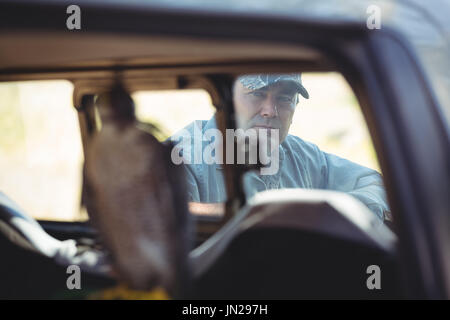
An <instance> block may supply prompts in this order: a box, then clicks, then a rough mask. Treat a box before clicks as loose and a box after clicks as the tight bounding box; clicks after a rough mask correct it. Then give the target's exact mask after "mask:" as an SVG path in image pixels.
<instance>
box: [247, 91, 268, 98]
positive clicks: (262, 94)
mask: <svg viewBox="0 0 450 320" xmlns="http://www.w3.org/2000/svg"><path fill="white" fill-rule="evenodd" d="M250 94H251V95H252V96H254V97H264V96H265V94H264V92H259V91H252V92H251V93H250Z"/></svg>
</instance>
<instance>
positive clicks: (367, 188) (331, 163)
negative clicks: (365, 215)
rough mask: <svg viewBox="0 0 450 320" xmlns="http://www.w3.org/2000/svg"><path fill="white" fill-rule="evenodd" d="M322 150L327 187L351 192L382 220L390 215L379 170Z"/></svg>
mask: <svg viewBox="0 0 450 320" xmlns="http://www.w3.org/2000/svg"><path fill="white" fill-rule="evenodd" d="M320 152H321V153H322V154H323V157H324V158H325V162H326V168H327V170H326V178H325V179H326V187H327V189H331V190H337V191H343V192H347V193H349V194H351V195H352V196H354V197H356V198H357V199H359V200H360V201H362V202H363V203H364V204H365V205H366V206H367V207H369V209H371V210H372V211H373V212H374V213H375V214H377V216H378V217H379V218H380V219H382V220H385V219H386V218H388V217H389V216H390V215H389V214H388V212H389V206H388V204H387V199H386V192H385V189H384V186H383V179H382V177H381V175H380V174H379V173H378V172H377V171H375V170H372V169H369V168H367V167H364V166H361V165H359V164H356V163H354V162H352V161H349V160H346V159H343V158H340V157H338V156H335V155H333V154H329V153H326V152H322V151H320Z"/></svg>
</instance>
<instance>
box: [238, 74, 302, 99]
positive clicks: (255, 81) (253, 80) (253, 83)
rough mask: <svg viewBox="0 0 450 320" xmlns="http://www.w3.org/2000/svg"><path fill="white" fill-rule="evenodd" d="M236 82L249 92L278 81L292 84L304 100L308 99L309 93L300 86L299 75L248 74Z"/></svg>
mask: <svg viewBox="0 0 450 320" xmlns="http://www.w3.org/2000/svg"><path fill="white" fill-rule="evenodd" d="M238 80H239V81H240V82H241V83H242V85H243V86H244V87H246V88H248V89H251V90H258V89H261V88H264V87H266V86H269V85H272V84H274V83H277V82H279V81H290V82H293V83H294V84H295V86H296V88H297V91H298V93H300V94H301V95H302V96H303V97H304V98H305V99H309V93H308V91H306V89H305V87H304V86H303V85H302V80H301V77H300V73H289V74H248V75H244V76H240V77H238Z"/></svg>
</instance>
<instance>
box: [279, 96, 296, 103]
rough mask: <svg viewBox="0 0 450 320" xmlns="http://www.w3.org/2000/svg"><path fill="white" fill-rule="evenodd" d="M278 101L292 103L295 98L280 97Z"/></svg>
mask: <svg viewBox="0 0 450 320" xmlns="http://www.w3.org/2000/svg"><path fill="white" fill-rule="evenodd" d="M278 100H279V101H282V102H292V101H293V98H291V97H288V96H280V97H278Z"/></svg>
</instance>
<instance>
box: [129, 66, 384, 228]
mask: <svg viewBox="0 0 450 320" xmlns="http://www.w3.org/2000/svg"><path fill="white" fill-rule="evenodd" d="M277 76H280V77H281V79H283V76H284V75H261V74H260V75H241V76H239V77H238V78H237V79H236V81H235V83H234V86H233V102H234V106H235V116H234V125H235V127H236V130H233V129H230V128H229V127H227V128H226V132H225V134H223V133H222V132H221V130H220V128H219V126H218V122H217V121H218V120H217V113H216V109H215V107H214V106H213V104H212V102H211V98H210V96H209V93H208V92H207V91H206V90H202V89H187V90H186V89H183V90H164V91H140V92H135V93H134V94H133V98H134V100H135V103H136V114H137V117H138V119H139V120H141V121H144V122H150V123H152V124H155V125H156V126H157V127H158V128H159V129H160V132H161V133H160V136H159V137H158V138H159V140H161V141H165V142H169V141H171V142H172V144H173V149H172V154H171V160H172V161H173V162H174V163H175V164H177V165H182V166H183V167H184V168H185V173H186V187H187V190H188V200H189V202H190V208H191V209H192V210H191V211H192V212H194V213H197V214H202V215H204V214H214V215H221V214H223V206H224V204H225V202H226V201H227V198H228V197H227V189H226V185H225V180H224V176H225V175H224V174H225V172H224V166H225V165H228V164H236V165H238V166H239V165H250V166H251V165H255V164H256V165H258V164H259V165H261V163H260V162H263V161H265V160H264V159H262V158H264V155H263V156H262V157H261V152H263V150H262V149H261V148H263V147H264V146H262V145H261V144H259V143H256V144H257V147H258V148H259V149H257V150H256V149H255V150H250V149H251V147H250V149H249V144H250V145H251V144H252V143H253V142H260V141H261V140H260V139H259V134H262V133H263V131H264V130H266V131H267V133H268V134H269V136H268V137H269V140H270V130H271V129H275V131H278V133H277V134H278V137H277V138H278V139H280V141H281V144H280V146H281V147H280V148H279V149H277V153H278V154H277V155H276V156H277V157H278V158H277V159H274V160H273V162H271V163H270V165H267V164H266V163H265V165H263V167H260V168H256V167H255V168H254V169H253V170H250V171H249V172H247V173H246V174H245V176H244V192H245V196H246V199H247V200H250V199H251V198H252V197H253V196H255V195H256V194H257V193H259V192H261V191H265V190H272V189H321V190H332V191H340V192H344V193H347V194H350V195H351V196H353V197H354V198H355V199H357V200H358V201H361V202H362V203H363V204H365V205H366V207H367V208H368V209H369V210H371V211H372V212H373V213H374V214H375V215H376V216H377V217H379V218H380V221H384V220H386V219H388V220H389V219H390V209H389V206H388V204H387V199H386V194H385V190H384V186H383V179H382V175H381V172H380V166H379V164H378V159H377V156H376V153H375V150H374V147H373V143H372V140H371V138H370V134H369V132H368V129H367V125H366V122H365V119H364V117H363V114H362V112H361V109H360V107H359V105H358V102H357V100H356V97H355V96H354V94H353V92H352V90H351V88H350V87H349V85H348V84H347V82H346V81H345V79H344V78H343V77H342V76H341V75H340V74H339V73H333V72H330V73H304V74H302V75H301V77H300V81H301V84H302V87H303V89H304V90H305V92H303V93H302V92H300V93H299V92H298V91H292V86H293V84H294V86H295V83H294V82H293V81H292V79H290V78H289V77H290V76H292V75H287V77H288V78H286V79H287V80H286V81H276V78H277ZM294 79H295V77H294ZM267 81H268V82H267ZM270 81H274V82H273V83H269V82H270ZM265 82H267V83H265ZM272 86H275V91H273V92H272V91H271V90H272ZM290 90H291V91H290ZM252 130H255V131H254V132H252ZM252 134H254V136H253V135H252ZM241 137H243V139H244V140H240V138H241ZM253 138H256V140H252V139H253ZM239 141H241V142H242V141H245V142H244V145H245V146H244V147H243V149H242V148H241V149H239V148H240V147H239V143H240V142H239ZM230 142H231V143H230ZM235 142H237V145H238V146H237V147H236V148H237V149H233V148H235V146H234V143H235ZM229 146H231V148H229ZM269 148H270V147H269ZM225 151H226V152H225ZM240 151H243V153H240ZM252 151H255V152H254V153H252ZM266 151H267V150H266ZM224 152H225V153H226V156H225V155H224ZM269 153H270V152H269ZM268 156H269V158H270V155H269V154H268ZM274 156H275V155H274ZM266 160H268V161H269V162H270V159H266ZM247 169H248V168H247Z"/></svg>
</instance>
